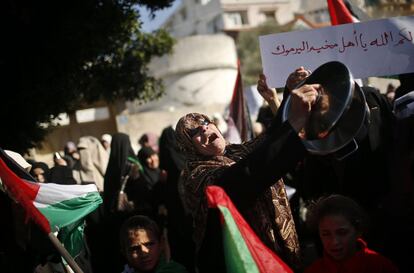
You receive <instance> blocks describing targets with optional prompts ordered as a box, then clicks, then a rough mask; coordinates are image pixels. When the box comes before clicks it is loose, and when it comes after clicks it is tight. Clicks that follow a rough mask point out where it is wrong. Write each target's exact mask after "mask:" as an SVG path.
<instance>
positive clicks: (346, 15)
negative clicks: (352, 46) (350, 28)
mask: <svg viewBox="0 0 414 273" xmlns="http://www.w3.org/2000/svg"><path fill="white" fill-rule="evenodd" d="M328 10H329V15H330V17H331V24H332V25H333V26H334V25H341V24H348V23H357V22H359V21H366V20H368V19H369V16H368V15H367V14H366V13H365V12H364V11H363V10H361V9H360V8H359V7H358V6H356V5H354V4H353V3H352V2H351V1H348V0H328Z"/></svg>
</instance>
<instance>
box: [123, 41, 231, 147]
mask: <svg viewBox="0 0 414 273" xmlns="http://www.w3.org/2000/svg"><path fill="white" fill-rule="evenodd" d="M150 70H151V71H152V73H153V74H154V76H156V77H158V78H162V79H163V81H164V84H165V87H166V92H165V95H164V96H163V97H162V98H161V99H160V100H158V101H154V102H150V103H147V104H144V105H139V104H138V103H137V102H128V103H127V104H126V105H127V108H126V110H124V111H123V112H122V113H121V114H120V115H118V117H117V128H118V131H120V132H125V133H127V134H129V135H130V137H131V142H132V144H133V145H134V148H135V149H138V144H137V140H138V139H139V137H141V135H142V134H144V133H145V132H148V131H151V132H154V133H157V134H160V133H161V131H162V129H164V128H165V127H167V126H169V125H175V124H176V123H177V121H178V119H179V118H180V117H181V116H183V115H184V114H186V113H189V112H202V113H205V114H208V115H212V114H213V113H215V112H219V113H223V112H224V111H225V108H226V107H227V106H228V104H229V102H230V100H231V96H232V93H233V88H234V84H235V80H236V75H237V56H236V47H235V44H234V41H233V40H232V39H231V38H230V37H228V36H225V35H221V34H219V35H205V36H190V37H186V38H183V39H180V40H178V42H177V44H176V45H175V47H174V53H173V54H172V55H171V56H164V57H162V58H157V59H155V60H153V61H152V63H151V65H150Z"/></svg>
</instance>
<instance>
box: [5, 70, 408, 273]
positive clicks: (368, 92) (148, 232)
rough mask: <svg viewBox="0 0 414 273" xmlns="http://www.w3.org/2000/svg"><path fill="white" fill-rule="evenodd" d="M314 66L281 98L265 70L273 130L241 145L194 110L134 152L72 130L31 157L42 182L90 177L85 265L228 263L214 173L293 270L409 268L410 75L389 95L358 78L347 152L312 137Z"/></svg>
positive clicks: (267, 122) (220, 266)
mask: <svg viewBox="0 0 414 273" xmlns="http://www.w3.org/2000/svg"><path fill="white" fill-rule="evenodd" d="M310 75H311V71H309V70H306V69H305V68H304V67H300V68H298V69H297V70H295V71H294V72H292V73H291V74H290V76H289V77H288V79H287V82H286V87H285V90H284V99H283V100H282V101H281V102H280V101H279V100H278V98H277V93H276V91H275V90H274V89H272V88H269V87H268V86H267V83H266V77H265V76H264V75H260V76H259V80H258V85H257V89H258V91H259V93H260V94H261V95H262V97H263V99H264V101H265V102H266V104H265V106H264V107H263V109H262V110H261V111H260V114H259V116H258V122H260V123H262V127H263V131H261V132H260V133H259V132H257V135H256V136H255V138H254V139H252V140H249V141H247V142H243V143H241V144H231V143H229V142H228V140H227V139H226V135H225V134H223V132H222V131H221V130H220V128H223V127H222V125H219V124H218V120H220V119H218V118H217V117H209V116H208V115H205V114H202V113H189V114H187V115H185V116H183V117H182V118H180V119H179V121H178V122H177V124H176V127H175V128H173V127H171V126H168V127H166V128H165V129H164V130H163V131H162V132H161V134H160V137H158V135H157V134H155V133H147V134H145V135H143V136H142V137H141V138H140V139H139V145H140V149H139V151H138V152H137V153H136V152H134V150H133V148H132V145H131V141H130V138H129V136H128V135H127V134H124V133H114V134H112V135H109V134H104V135H102V136H101V138H100V139H98V138H96V137H92V136H84V137H81V138H80V139H79V140H78V142H77V143H76V144H75V143H74V142H68V143H67V144H66V145H65V147H64V149H63V150H64V154H63V155H61V154H60V153H55V154H54V166H53V167H51V168H50V167H49V166H48V165H47V164H45V163H43V162H36V161H29V164H31V169H30V174H31V175H32V176H33V177H34V178H35V179H36V181H38V183H50V182H51V183H61V184H90V183H94V184H96V186H97V188H98V190H99V192H100V193H101V195H102V197H103V205H102V206H101V207H100V208H98V209H97V210H96V211H94V212H93V213H92V214H90V215H89V216H88V218H87V219H86V227H85V238H84V239H85V244H87V245H88V249H87V251H88V253H85V255H84V256H83V262H81V263H80V266H81V268H82V269H83V270H84V272H125V273H133V272H136V273H138V272H190V273H191V272H226V260H225V255H224V249H223V243H222V240H223V238H222V237H223V234H222V229H221V220H220V216H219V213H218V211H217V210H216V209H212V208H209V206H208V202H207V198H206V195H205V191H206V188H207V187H208V186H211V185H215V186H220V187H221V188H223V189H224V191H225V192H226V193H227V194H228V196H229V197H230V198H231V200H232V201H233V202H234V204H235V206H236V208H237V209H238V210H239V211H240V213H241V215H242V216H243V217H244V218H245V219H246V221H247V223H248V224H249V225H250V227H251V228H252V229H253V231H254V232H255V233H256V234H257V236H258V237H259V238H260V240H261V241H262V243H263V244H264V245H265V246H266V247H267V248H268V249H270V250H271V251H272V252H274V253H275V254H276V255H277V256H279V257H280V258H281V259H282V261H283V262H284V263H286V264H287V265H288V266H289V267H290V268H291V269H292V270H293V271H294V272H305V273H313V272H353V273H359V272H373V273H375V272H410V270H412V268H413V266H414V265H413V263H412V261H411V260H410V253H409V252H406V250H405V245H407V244H412V243H414V242H413V237H414V236H413V235H412V234H413V231H414V230H413V226H414V225H413V220H414V217H413V215H414V214H413V209H414V204H413V202H412V200H413V199H412V198H413V193H414V191H413V185H414V184H413V182H414V181H413V175H414V172H413V171H414V170H413V169H414V148H413V144H412V139H413V138H412V132H413V128H414V126H413V115H411V116H409V117H406V118H402V119H401V118H400V119H399V118H397V117H396V115H395V109H394V112H393V108H392V104H393V102H394V100H395V99H397V98H399V97H401V96H404V95H405V94H406V93H408V92H409V91H412V90H414V85H413V84H412V79H413V75H409V76H407V75H404V76H402V77H400V79H401V86H400V87H399V88H397V90H395V88H393V86H389V89H390V91H389V92H387V94H381V93H380V92H379V91H378V89H376V88H373V87H369V86H362V87H361V92H362V93H363V94H364V99H365V102H366V107H367V111H368V113H369V114H368V115H367V117H366V120H365V122H364V123H363V126H362V127H361V129H360V130H359V132H358V134H357V135H356V136H355V142H356V143H357V145H358V148H357V149H356V150H355V151H353V152H352V153H347V155H346V156H342V155H341V156H339V152H334V153H331V154H327V155H325V154H324V155H320V154H314V153H311V152H309V151H308V150H307V149H306V147H305V146H304V144H303V141H304V138H305V136H304V135H303V129H304V128H305V127H306V126H308V120H309V116H310V113H311V111H312V107H314V105H316V104H317V103H318V100H320V94H321V92H322V91H321V89H322V88H323V87H322V85H321V84H319V83H307V82H306V79H307V78H308V77H309V76H310ZM410 76H411V77H410ZM410 81H411V82H410ZM391 89H393V90H391ZM391 93H393V94H391ZM287 97H289V103H290V105H289V107H290V115H289V116H288V118H287V119H285V120H284V119H283V118H282V113H281V112H282V111H281V109H283V107H285V104H286V101H287ZM410 136H411V138H410ZM286 185H289V186H291V187H294V188H295V189H296V193H295V194H294V195H293V196H292V197H290V196H288V194H287V192H286ZM22 259H23V258H22ZM31 262H32V263H33V265H37V264H36V263H39V262H40V260H38V261H33V259H31ZM41 262H42V263H45V262H47V261H45V260H44V259H42V260H41ZM2 263H4V261H2ZM4 264H5V263H4ZM16 272H17V271H16Z"/></svg>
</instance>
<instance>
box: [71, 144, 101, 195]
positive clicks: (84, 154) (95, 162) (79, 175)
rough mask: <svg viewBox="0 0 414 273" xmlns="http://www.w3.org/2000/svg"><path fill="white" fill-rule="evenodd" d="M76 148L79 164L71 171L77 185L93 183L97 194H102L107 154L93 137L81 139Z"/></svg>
mask: <svg viewBox="0 0 414 273" xmlns="http://www.w3.org/2000/svg"><path fill="white" fill-rule="evenodd" d="M77 148H78V152H79V155H80V159H79V162H80V164H79V166H78V168H74V170H73V173H74V177H75V179H76V181H77V182H78V183H79V184H89V183H94V184H95V185H96V187H97V188H98V190H99V192H103V190H104V185H103V181H104V175H105V171H106V167H107V165H108V159H109V155H108V152H107V151H106V150H105V148H104V147H103V146H102V144H101V142H100V141H99V140H98V139H97V138H96V137H93V136H84V137H81V138H80V139H79V142H78V146H77Z"/></svg>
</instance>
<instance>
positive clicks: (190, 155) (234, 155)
mask: <svg viewBox="0 0 414 273" xmlns="http://www.w3.org/2000/svg"><path fill="white" fill-rule="evenodd" d="M318 87H319V85H318V84H314V85H304V86H303V87H301V88H299V89H296V90H293V91H292V94H293V95H292V111H293V113H294V114H293V115H292V118H291V119H289V120H288V121H286V122H285V123H282V124H280V123H278V121H277V120H275V124H273V126H272V127H270V128H269V129H268V130H267V131H266V132H265V133H264V134H262V135H260V136H259V137H258V138H256V139H254V140H252V141H250V142H246V143H244V144H231V145H227V144H226V142H225V140H224V138H223V136H222V134H221V133H220V131H219V130H218V129H217V127H216V126H215V125H214V124H213V123H212V122H211V120H210V119H209V118H208V117H207V116H205V115H203V114H199V113H190V114H187V115H185V116H184V117H182V118H181V119H180V120H179V121H178V123H177V126H176V135H177V141H178V143H179V146H180V147H181V149H182V151H183V153H184V155H185V156H186V159H187V164H186V167H185V169H184V171H183V175H182V179H183V184H184V187H185V194H184V199H185V202H186V204H187V207H188V208H190V209H191V214H192V217H193V221H194V234H193V239H194V241H195V245H196V256H197V267H198V270H199V272H226V268H227V270H228V271H229V272H230V271H232V268H233V266H232V265H231V259H225V258H224V257H225V254H224V253H229V255H226V257H233V256H235V255H239V256H242V257H246V256H248V257H250V258H251V259H250V261H251V263H248V264H246V265H245V266H241V267H242V268H239V269H238V270H237V271H236V272H292V271H291V269H290V268H289V267H288V266H287V265H286V264H285V262H286V263H288V264H289V266H291V267H292V268H294V269H298V268H299V267H300V258H299V255H300V253H299V252H300V251H299V243H298V238H297V234H296V230H295V225H294V222H293V219H292V214H291V211H290V207H289V201H288V198H287V194H286V191H285V188H284V184H283V181H282V180H279V179H280V178H281V177H282V176H283V175H284V174H285V173H287V172H288V171H289V170H290V169H291V168H293V167H295V165H296V163H297V162H298V161H299V160H300V159H301V158H302V157H303V155H304V153H305V149H304V147H303V144H302V142H301V140H300V138H299V136H298V132H299V130H300V129H301V128H303V125H304V124H305V122H306V120H307V117H308V114H309V104H313V103H314V102H315V100H316V96H317V94H318V92H317V88H318ZM209 186H219V187H220V188H221V189H223V190H224V192H225V193H226V195H228V197H229V199H230V201H231V202H234V204H235V206H234V209H236V208H237V209H238V210H240V212H241V215H242V216H243V217H244V218H246V222H247V223H248V224H241V223H242V222H240V221H237V222H236V225H235V226H234V227H235V228H236V229H239V230H240V228H242V226H245V225H250V226H251V228H252V230H253V231H254V233H255V234H256V235H257V236H258V237H259V238H260V240H253V241H254V243H248V242H250V240H249V238H248V237H249V235H247V237H246V236H245V237H243V240H242V241H240V240H238V239H237V237H231V236H230V238H232V240H233V242H232V243H230V244H225V245H227V246H229V245H230V246H232V245H233V246H234V245H236V246H237V245H240V244H244V245H245V244H248V245H249V246H251V247H249V248H248V251H247V253H246V252H244V251H243V250H241V249H240V248H238V247H235V248H230V249H229V248H227V247H226V248H224V247H223V244H222V241H221V238H222V236H223V233H222V232H221V225H220V221H219V215H218V211H217V210H209V206H218V207H222V205H221V204H222V203H221V201H220V200H222V199H221V198H220V199H218V203H219V204H217V203H216V204H215V205H214V204H213V203H214V202H213V203H212V202H210V203H208V202H207V196H206V191H207V190H208V187H209ZM215 192H216V193H217V191H213V192H212V193H211V192H209V197H208V199H209V200H210V201H211V200H214V199H215V198H214V194H215ZM219 192H220V191H219ZM211 194H213V196H211ZM218 194H220V193H218ZM224 204H229V202H227V201H226V202H225V203H224ZM229 208H230V207H229ZM231 211H232V210H231ZM232 215H236V214H233V213H232ZM239 223H240V225H239V226H238V224H239ZM254 233H253V234H254ZM241 234H251V233H249V232H248V233H241ZM256 235H254V236H256ZM263 244H264V245H263ZM242 249H244V250H246V248H242ZM255 250H260V251H259V253H256V254H257V255H255V254H254V253H252V251H253V252H254V251H255ZM269 252H270V253H271V252H273V253H276V254H277V255H279V256H280V259H281V260H280V259H279V260H275V258H274V256H272V255H270V254H269ZM236 253H237V254H236ZM265 253H267V254H265ZM252 257H254V258H252ZM264 257H267V258H269V257H270V258H269V259H267V258H266V259H265V260H262V259H261V258H264ZM272 257H273V258H272ZM245 260H246V259H245V258H240V261H245ZM282 260H283V261H282ZM269 261H273V262H270V263H269ZM275 264H277V265H278V266H276V267H275V266H274V265H275ZM251 268H254V270H253V269H251ZM233 272H234V271H233Z"/></svg>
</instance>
